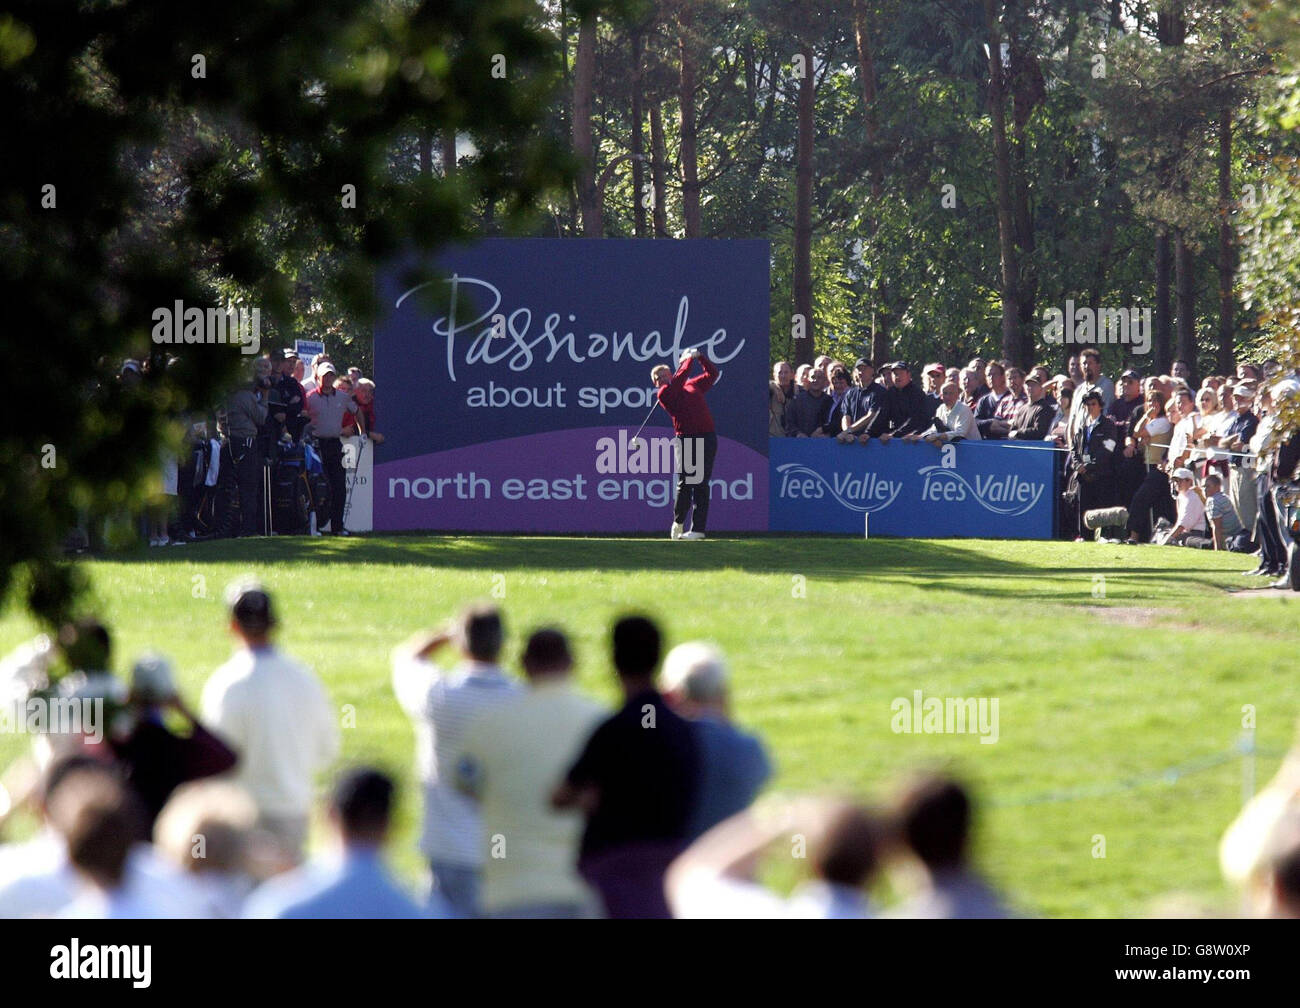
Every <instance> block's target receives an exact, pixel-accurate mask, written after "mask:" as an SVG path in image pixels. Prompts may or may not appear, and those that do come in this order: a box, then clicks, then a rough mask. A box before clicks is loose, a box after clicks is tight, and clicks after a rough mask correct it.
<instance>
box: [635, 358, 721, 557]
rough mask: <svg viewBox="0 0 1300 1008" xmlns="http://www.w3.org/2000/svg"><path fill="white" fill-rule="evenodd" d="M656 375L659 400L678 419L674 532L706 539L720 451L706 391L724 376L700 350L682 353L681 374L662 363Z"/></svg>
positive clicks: (677, 535)
mask: <svg viewBox="0 0 1300 1008" xmlns="http://www.w3.org/2000/svg"><path fill="white" fill-rule="evenodd" d="M696 360H698V361H699V362H700V367H701V368H703V369H704V373H703V374H699V375H696V376H695V377H694V378H687V377H686V376H687V375H688V374H690V370H691V362H692V361H696ZM650 380H651V381H652V382H653V383H654V386H655V388H656V389H657V390H658V391H657V392H656V393H655V394H656V395H657V396H658V397H659V405H660V406H662V407H663V408H664V412H666V413H667V414H668V415H669V416H670V417H672V418H673V433H674V434H675V435H676V437H675V438H673V447H674V448H675V449H676V450H675V452H674V454H675V455H676V461H677V497H676V499H675V500H674V501H673V527H672V530H671V532H670V533H669V534H670V535H671V536H672V538H674V539H703V538H704V532H705V528H706V526H707V525H708V523H709V479H710V478H711V477H712V476H713V460H714V459H715V458H716V457H717V455H718V435H717V432H716V431H715V430H714V427H713V414H712V413H710V412H709V404H708V403H707V402H705V400H704V393H706V392H707V391H708V390H709V389H711V388H712V387H713V383H714V382H716V381H717V380H718V369H717V367H716V366H715V365H714V363H713V362H712V361H711V360H709V358H708V357H706V356H705V355H704V354H702V353H701V352H700V351H699V350H687V351H685V352H684V353H683V354H682V359H681V362H680V363H679V364H678V365H677V371H676V373H675V374H671V375H670V374H669V371H668V367H667V365H665V364H660V365H659V366H658V367H657V368H655V369H654V370H653V371H652V372H650ZM692 506H694V513H693V515H692V518H691V530H690V531H689V532H687V531H686V515H687V513H688V512H690V511H691V510H692Z"/></svg>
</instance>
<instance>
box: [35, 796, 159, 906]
mask: <svg viewBox="0 0 1300 1008" xmlns="http://www.w3.org/2000/svg"><path fill="white" fill-rule="evenodd" d="M50 818H51V820H52V821H53V822H54V824H55V828H56V829H58V831H59V832H60V833H61V834H62V835H63V839H64V841H65V843H66V844H67V851H68V863H69V864H70V865H71V867H72V870H73V872H74V875H75V878H76V881H77V887H78V890H79V891H78V893H77V895H76V896H75V897H74V899H73V900H72V902H71V903H69V904H68V905H66V906H65V907H63V908H62V909H61V910H60V911H59V916H60V917H68V918H79V919H85V918H92V919H102V920H133V919H141V918H158V917H165V916H167V910H168V907H166V906H165V905H162V904H159V903H155V902H154V901H153V900H152V899H150V898H149V896H148V895H147V894H146V893H143V892H141V891H140V890H139V889H138V887H136V886H134V885H132V884H131V883H132V880H131V879H130V877H129V859H130V856H131V853H132V851H133V850H134V849H135V847H136V846H137V845H138V844H140V843H143V842H144V839H145V836H146V833H145V827H144V816H143V815H142V814H141V811H140V807H139V803H138V802H137V800H136V798H135V796H134V795H133V794H132V793H131V792H130V790H129V789H128V788H127V787H126V786H125V785H123V784H122V782H121V781H120V780H118V779H117V778H116V777H115V776H114V775H112V774H110V773H105V772H102V771H84V770H82V771H74V772H73V773H71V774H69V775H68V778H67V779H66V780H65V781H64V782H63V786H62V787H60V788H59V789H58V791H57V792H56V793H55V794H54V796H53V799H52V801H51V804H50Z"/></svg>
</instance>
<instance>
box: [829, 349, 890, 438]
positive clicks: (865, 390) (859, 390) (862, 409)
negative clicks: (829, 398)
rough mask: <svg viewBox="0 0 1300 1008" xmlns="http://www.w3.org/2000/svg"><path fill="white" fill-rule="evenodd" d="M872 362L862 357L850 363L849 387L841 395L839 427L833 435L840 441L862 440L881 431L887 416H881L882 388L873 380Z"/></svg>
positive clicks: (883, 393)
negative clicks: (842, 397) (850, 384)
mask: <svg viewBox="0 0 1300 1008" xmlns="http://www.w3.org/2000/svg"><path fill="white" fill-rule="evenodd" d="M875 373H876V366H875V365H874V364H872V363H871V361H869V360H867V359H866V358H865V357H859V358H858V361H857V363H856V364H855V365H854V371H853V382H854V386H853V388H851V389H849V391H848V394H847V395H846V396H845V398H844V408H843V411H842V413H843V416H842V419H841V421H840V430H839V431H837V432H836V433H835V438H836V440H837V441H839V442H840V443H841V444H852V443H853V442H854V441H857V442H859V443H861V444H866V443H867V441H868V440H869V439H871V438H873V437H879V436H880V435H881V434H883V433H884V431H885V427H886V424H887V423H888V418H887V417H886V416H885V408H884V407H885V398H886V389H885V386H884V385H882V384H880V382H878V381H875V380H874V377H875Z"/></svg>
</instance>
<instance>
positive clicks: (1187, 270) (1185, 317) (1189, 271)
mask: <svg viewBox="0 0 1300 1008" xmlns="http://www.w3.org/2000/svg"><path fill="white" fill-rule="evenodd" d="M1174 278H1175V285H1176V287H1177V295H1178V357H1179V359H1181V360H1184V361H1186V362H1187V364H1188V366H1189V367H1190V368H1191V369H1192V373H1193V374H1198V373H1199V366H1198V364H1197V363H1196V357H1197V354H1196V255H1195V253H1193V251H1192V247H1191V246H1190V245H1189V244H1188V243H1187V238H1186V236H1185V235H1184V233H1183V229H1182V228H1179V229H1177V230H1176V231H1175V232H1174Z"/></svg>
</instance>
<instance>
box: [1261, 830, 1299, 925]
mask: <svg viewBox="0 0 1300 1008" xmlns="http://www.w3.org/2000/svg"><path fill="white" fill-rule="evenodd" d="M1265 911H1266V913H1267V915H1268V916H1269V917H1276V918H1283V919H1286V920H1300V816H1294V815H1293V816H1291V817H1290V818H1289V819H1288V820H1287V821H1286V823H1285V825H1284V826H1283V828H1282V829H1281V830H1280V831H1279V836H1278V838H1277V840H1276V842H1275V850H1274V853H1273V856H1272V857H1271V858H1270V862H1269V892H1268V904H1267V906H1266V908H1265Z"/></svg>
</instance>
